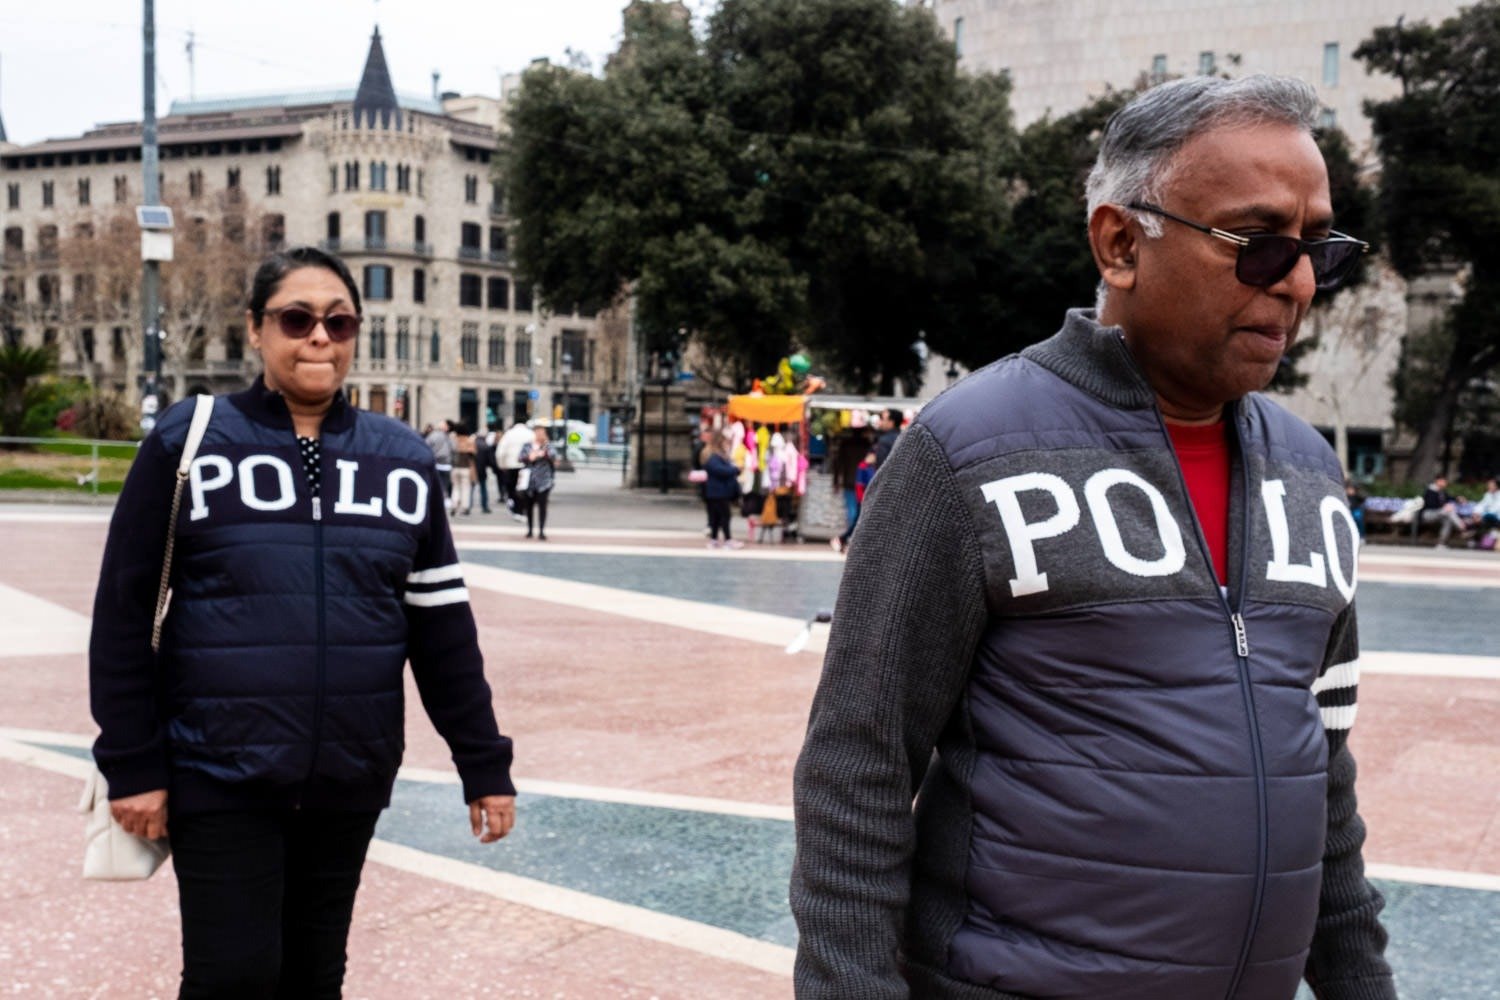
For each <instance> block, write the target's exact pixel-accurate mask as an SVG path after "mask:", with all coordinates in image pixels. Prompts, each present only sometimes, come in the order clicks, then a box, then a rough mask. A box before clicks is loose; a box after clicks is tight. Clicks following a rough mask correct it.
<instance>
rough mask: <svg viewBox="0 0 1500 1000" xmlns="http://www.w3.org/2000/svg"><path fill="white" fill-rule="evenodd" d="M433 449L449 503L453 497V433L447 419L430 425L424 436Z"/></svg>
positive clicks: (439, 479)
mask: <svg viewBox="0 0 1500 1000" xmlns="http://www.w3.org/2000/svg"><path fill="white" fill-rule="evenodd" d="M424 440H425V441H426V442H427V447H428V448H429V449H431V451H432V461H433V463H434V464H435V467H436V468H437V474H438V481H439V482H440V483H442V484H443V498H444V500H446V501H448V502H449V503H451V502H452V498H453V433H452V427H451V425H449V423H448V421H446V420H439V421H438V422H437V426H435V427H429V428H428V430H427V433H426V435H425V437H424Z"/></svg>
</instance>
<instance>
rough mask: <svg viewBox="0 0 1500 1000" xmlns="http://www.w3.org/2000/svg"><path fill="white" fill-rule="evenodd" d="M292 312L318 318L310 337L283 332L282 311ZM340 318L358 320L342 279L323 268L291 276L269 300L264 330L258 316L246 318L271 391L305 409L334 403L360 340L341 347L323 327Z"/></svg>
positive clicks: (284, 280)
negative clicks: (329, 318) (300, 311)
mask: <svg viewBox="0 0 1500 1000" xmlns="http://www.w3.org/2000/svg"><path fill="white" fill-rule="evenodd" d="M291 308H296V309H303V310H306V311H307V312H310V313H312V314H313V315H314V316H316V317H318V319H319V322H318V323H316V324H315V325H314V326H313V328H312V331H311V332H310V333H308V334H307V336H305V337H289V336H287V335H286V334H285V333H283V332H282V329H281V324H280V323H279V322H278V317H279V312H280V310H283V309H291ZM337 314H347V315H350V316H353V315H355V310H354V304H353V303H352V302H351V301H350V300H349V290H348V289H347V288H345V287H344V283H343V281H341V280H340V279H339V276H338V275H336V274H334V273H333V272H332V271H330V270H328V269H326V268H322V267H299V268H298V269H297V270H295V271H290V272H288V273H287V274H286V276H285V277H283V278H282V279H281V282H280V283H279V284H278V285H277V286H276V290H275V291H273V292H272V293H271V297H270V298H268V299H267V300H266V315H265V317H264V318H263V319H262V321H261V323H260V324H259V325H257V324H256V322H255V317H254V315H252V314H249V313H247V314H246V323H247V325H248V326H249V328H250V346H251V347H253V348H255V349H256V350H258V351H260V356H261V361H262V362H263V363H264V365H265V374H266V386H267V388H270V389H274V390H276V391H277V392H279V393H281V394H282V395H283V396H285V397H286V398H287V399H288V400H290V401H292V402H296V403H302V404H304V405H319V404H323V403H327V402H328V401H329V400H330V399H332V398H333V396H334V394H335V393H337V392H338V391H339V388H340V387H341V386H342V385H343V384H344V376H346V375H348V374H349V365H350V364H351V363H352V362H353V361H354V338H352V337H351V338H350V339H348V340H345V341H343V342H342V343H337V342H335V341H334V340H332V339H331V338H330V337H329V336H328V330H327V328H326V327H324V325H323V323H322V322H321V320H322V318H323V317H324V316H332V315H337Z"/></svg>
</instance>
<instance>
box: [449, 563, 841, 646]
mask: <svg viewBox="0 0 1500 1000" xmlns="http://www.w3.org/2000/svg"><path fill="white" fill-rule="evenodd" d="M463 565H464V579H465V580H466V581H467V582H468V584H469V587H470V588H471V589H474V590H489V591H493V592H494V593H497V594H509V595H511V596H513V597H524V598H531V599H534V600H539V601H547V602H549V603H552V604H564V605H567V606H569V607H572V608H581V609H583V610H585V611H597V612H600V613H602V614H609V615H619V616H621V617H624V618H631V619H634V620H636V621H643V622H651V623H653V624H656V625H669V626H671V627H673V628H684V629H689V630H691V631H694V632H706V633H708V634H710V635H722V636H725V637H727V638H731V639H743V640H745V641H746V642H758V643H762V644H765V645H768V646H776V647H779V648H785V646H786V644H787V643H788V642H790V641H791V640H792V639H793V638H794V637H795V636H796V635H797V633H799V632H800V631H802V627H803V625H804V624H806V623H805V622H804V621H803V620H801V619H798V618H787V617H785V616H783V615H771V614H765V613H763V612H760V611H742V610H740V609H739V608H727V607H721V606H719V605H717V604H706V603H702V602H699V601H685V600H683V599H681V598H678V597H658V596H656V595H655V594H642V593H638V592H636V591H633V590H621V589H618V588H615V587H601V586H598V585H597V584H592V583H577V582H575V581H572V580H559V579H556V578H554V577H550V576H540V575H538V574H535V573H517V572H516V571H514V570H508V569H496V568H495V567H493V566H481V565H479V564H478V563H464V564H463ZM815 610H817V609H816V608H809V609H808V615H809V617H811V615H812V613H813V611H815ZM827 643H828V627H827V626H826V625H823V626H817V627H815V628H814V629H813V634H812V638H811V640H810V641H809V642H808V644H807V649H808V651H809V652H813V653H818V654H820V655H821V654H822V653H823V651H824V649H825V648H826V646H827Z"/></svg>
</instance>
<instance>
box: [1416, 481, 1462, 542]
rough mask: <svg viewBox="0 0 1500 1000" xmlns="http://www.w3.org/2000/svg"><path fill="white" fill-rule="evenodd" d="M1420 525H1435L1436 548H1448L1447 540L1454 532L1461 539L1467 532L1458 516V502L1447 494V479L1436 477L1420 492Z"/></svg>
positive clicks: (1418, 515)
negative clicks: (1436, 529) (1436, 530)
mask: <svg viewBox="0 0 1500 1000" xmlns="http://www.w3.org/2000/svg"><path fill="white" fill-rule="evenodd" d="M1417 517H1418V518H1420V519H1421V523H1422V524H1437V525H1438V526H1439V527H1438V540H1437V546H1436V547H1437V548H1440V549H1445V548H1447V547H1448V538H1449V536H1450V535H1452V534H1453V532H1454V530H1455V529H1456V530H1457V531H1458V537H1459V538H1462V537H1463V536H1464V532H1465V531H1467V530H1468V525H1466V524H1464V519H1463V518H1461V517H1459V516H1458V502H1457V501H1455V500H1454V499H1453V496H1452V495H1451V494H1450V493H1449V492H1448V477H1447V476H1437V477H1435V478H1434V479H1433V480H1432V482H1430V483H1428V484H1427V488H1426V489H1425V490H1423V491H1422V510H1421V512H1420V513H1418V514H1417Z"/></svg>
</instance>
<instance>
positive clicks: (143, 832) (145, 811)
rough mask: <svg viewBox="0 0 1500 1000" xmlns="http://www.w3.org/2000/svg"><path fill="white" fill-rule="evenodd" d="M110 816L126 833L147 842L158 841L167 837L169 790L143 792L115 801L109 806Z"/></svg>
mask: <svg viewBox="0 0 1500 1000" xmlns="http://www.w3.org/2000/svg"><path fill="white" fill-rule="evenodd" d="M109 812H110V815H111V816H113V817H114V818H115V821H116V822H117V823H119V824H120V826H122V827H124V829H125V832H126V833H133V834H135V835H136V836H137V837H145V838H146V839H147V840H157V839H160V838H161V837H165V836H166V835H167V790H166V789H165V788H158V789H157V790H156V791H154V792H142V793H141V794H139V795H130V796H127V797H126V798H123V799H114V800H113V801H111V802H110V804H109Z"/></svg>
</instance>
